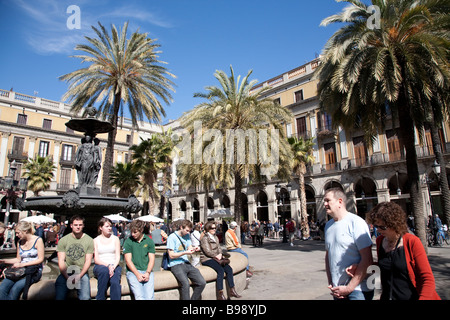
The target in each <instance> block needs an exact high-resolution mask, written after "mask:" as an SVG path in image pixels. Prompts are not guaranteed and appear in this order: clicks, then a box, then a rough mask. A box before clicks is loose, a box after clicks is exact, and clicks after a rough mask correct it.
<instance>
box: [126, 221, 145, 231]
mask: <svg viewBox="0 0 450 320" xmlns="http://www.w3.org/2000/svg"><path fill="white" fill-rule="evenodd" d="M144 228H145V221H142V220H138V219H136V220H133V221H131V223H130V231H131V232H133V231H139V232H143V231H144Z"/></svg>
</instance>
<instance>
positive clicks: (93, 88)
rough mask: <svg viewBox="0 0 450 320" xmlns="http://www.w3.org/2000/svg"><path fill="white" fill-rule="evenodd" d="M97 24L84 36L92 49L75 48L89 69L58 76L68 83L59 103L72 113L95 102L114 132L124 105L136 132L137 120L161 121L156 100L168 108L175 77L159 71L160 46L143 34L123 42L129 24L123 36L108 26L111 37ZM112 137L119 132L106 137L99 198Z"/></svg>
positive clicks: (104, 192)
mask: <svg viewBox="0 0 450 320" xmlns="http://www.w3.org/2000/svg"><path fill="white" fill-rule="evenodd" d="M98 25H99V28H96V27H94V26H92V29H93V30H94V31H95V33H96V34H97V38H90V37H85V38H86V39H87V41H88V42H89V44H90V45H85V44H80V45H77V46H76V47H75V49H76V50H80V51H83V52H85V53H86V55H76V56H74V57H76V58H80V59H81V60H82V62H87V63H89V66H88V67H86V68H81V69H79V70H76V71H73V72H71V73H68V74H66V75H63V76H61V77H60V80H64V81H67V82H68V83H69V89H68V91H67V92H66V94H65V95H64V96H63V100H67V99H68V100H69V101H70V102H72V107H71V110H72V111H73V112H75V113H78V112H80V111H81V110H82V109H83V108H86V107H91V106H94V104H96V103H99V106H98V110H99V111H100V113H101V114H102V116H103V118H105V119H106V118H107V119H108V121H110V122H111V124H112V125H113V126H114V127H117V122H118V119H119V115H120V116H123V113H124V108H125V106H128V109H127V110H128V111H129V113H130V115H131V120H132V123H133V126H134V127H138V121H142V120H144V117H146V118H147V119H148V120H150V121H155V122H160V120H161V115H163V116H165V115H166V113H165V111H164V107H163V105H162V104H161V102H160V100H162V101H163V102H164V103H166V104H169V102H170V101H171V99H172V96H171V93H170V91H173V82H172V81H171V80H170V79H169V78H174V77H175V76H174V75H173V74H171V73H170V72H168V70H167V69H166V68H165V67H164V66H163V64H165V62H162V61H160V60H158V55H159V54H160V53H161V52H160V51H158V48H159V47H160V45H158V44H156V43H155V40H154V39H150V38H149V37H147V34H146V33H139V32H137V31H136V32H134V33H133V34H132V35H131V37H130V38H128V39H127V28H128V23H125V24H124V26H123V28H122V30H121V32H118V31H117V29H116V27H115V25H112V26H111V36H110V35H109V33H108V31H107V30H106V29H105V27H104V26H103V25H102V24H101V23H100V22H99V23H98ZM116 134H117V129H115V130H113V131H111V132H109V133H108V143H107V149H106V154H105V160H104V162H103V176H102V190H101V193H102V195H103V196H106V195H107V193H108V190H109V186H110V181H109V178H110V177H109V173H110V170H111V166H112V165H113V160H114V159H113V158H114V144H115V140H116Z"/></svg>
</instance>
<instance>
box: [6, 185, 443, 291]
mask: <svg viewBox="0 0 450 320" xmlns="http://www.w3.org/2000/svg"><path fill="white" fill-rule="evenodd" d="M346 203H347V198H346V196H345V193H344V192H343V191H342V190H341V189H338V188H332V189H328V190H327V191H326V192H325V195H324V208H325V210H326V213H327V214H328V215H329V216H330V217H331V219H330V220H329V221H328V222H326V224H325V225H324V226H323V230H322V226H318V225H317V224H310V233H309V236H308V237H305V236H303V234H302V227H300V228H299V227H298V226H297V225H296V223H295V221H294V220H292V219H287V220H286V221H285V222H284V223H283V226H281V225H280V224H279V223H278V222H274V223H273V224H272V223H271V221H267V222H264V221H252V223H248V222H247V221H244V222H242V223H241V225H240V234H241V238H240V239H238V236H237V232H236V230H237V228H238V224H237V223H236V222H235V221H231V222H229V223H228V222H226V221H223V222H222V223H218V222H215V221H208V222H207V223H206V224H203V223H201V222H200V223H196V224H195V225H194V224H193V223H192V222H191V221H189V220H179V221H175V222H173V223H172V224H171V225H170V226H168V225H165V224H154V223H146V222H143V221H141V220H133V221H132V222H131V223H122V224H119V225H116V224H113V223H112V222H111V221H110V220H109V219H107V218H102V219H100V220H99V222H98V236H97V237H95V238H94V239H92V238H91V237H90V236H89V235H87V234H85V233H84V232H83V228H84V218H83V217H81V216H73V217H71V219H70V222H69V226H70V229H68V230H70V233H67V234H66V235H64V229H65V228H67V226H66V225H65V224H59V225H53V226H47V227H45V226H40V225H38V226H37V228H36V230H35V229H34V226H33V224H31V223H28V222H24V221H21V222H19V223H18V224H17V225H16V227H15V230H13V233H14V234H16V235H17V237H16V238H14V236H12V235H11V232H10V231H8V230H10V228H9V226H8V228H6V227H5V226H4V225H2V224H0V233H3V237H2V238H3V239H4V240H3V243H2V246H3V247H5V244H7V247H10V245H11V246H15V247H16V248H17V256H16V258H13V259H4V260H0V268H3V267H5V266H6V265H12V266H13V267H26V268H25V269H26V272H25V274H24V275H23V276H22V277H21V278H20V279H16V280H13V279H10V278H5V279H4V280H3V281H2V282H1V283H0V300H8V299H12V300H16V299H19V297H20V295H21V294H22V297H23V299H26V298H27V293H28V289H29V287H30V286H31V285H32V284H33V283H35V282H37V281H39V280H40V278H41V276H42V265H43V263H44V248H45V246H52V245H56V253H57V257H58V267H59V270H60V275H59V276H58V278H57V279H56V281H55V293H56V299H57V300H63V299H66V297H67V293H68V291H69V290H71V289H76V290H77V293H78V298H79V299H80V300H89V299H90V298H91V295H90V293H91V290H90V281H89V272H88V270H89V268H90V266H91V263H92V260H93V261H94V268H93V273H94V276H95V277H96V278H97V280H98V281H97V283H98V288H97V296H96V299H97V300H105V299H106V298H107V296H106V292H107V290H108V288H110V299H111V300H119V299H121V296H122V293H121V285H120V281H121V274H122V267H121V265H120V263H119V262H120V259H121V254H123V257H124V261H125V267H126V272H125V274H126V279H127V282H128V286H129V288H130V291H131V293H132V295H133V296H134V298H135V299H136V300H153V299H154V273H153V269H154V266H155V253H156V246H161V245H165V246H166V248H167V253H168V269H169V270H170V272H172V274H173V275H174V277H175V278H176V279H177V281H178V283H179V285H180V299H181V300H198V299H201V295H202V292H203V290H204V288H205V286H206V281H205V279H204V278H203V276H202V274H201V272H200V270H199V268H198V267H199V266H201V265H203V266H206V267H209V268H211V269H213V270H214V271H215V272H216V273H217V280H216V288H217V292H216V296H217V299H218V300H224V299H226V297H225V294H224V285H223V282H224V279H225V276H226V282H227V288H228V292H227V296H228V298H230V297H235V298H240V297H241V296H240V295H239V293H238V292H237V291H236V288H235V284H234V277H233V269H232V267H231V265H230V260H229V258H230V255H229V253H230V252H237V253H239V254H242V255H244V256H245V257H247V258H248V254H247V253H246V252H245V251H244V250H243V249H242V244H245V241H246V240H248V239H251V240H252V244H253V246H255V247H256V246H263V241H264V238H265V237H268V238H272V239H279V238H280V237H281V232H285V233H286V235H285V236H286V238H287V239H289V243H290V245H292V243H293V240H294V237H295V236H297V237H298V238H299V239H303V240H308V239H312V238H313V239H317V238H318V239H322V238H323V239H324V240H325V270H326V276H327V279H328V284H329V285H328V288H329V290H330V293H331V295H332V296H333V298H334V299H336V300H338V299H347V300H372V299H373V297H374V286H373V283H372V284H371V283H368V278H369V274H370V273H369V272H368V270H369V267H372V266H373V265H374V264H376V265H377V267H378V268H379V270H380V274H379V276H380V279H381V289H382V290H381V296H380V299H381V300H419V299H427V300H439V299H440V297H439V295H438V294H437V292H436V287H435V280H434V276H433V272H432V270H431V267H430V264H429V261H428V258H427V254H426V251H425V248H424V246H423V245H422V243H421V241H420V239H419V238H418V237H417V236H415V235H414V234H413V232H412V230H413V227H414V225H413V224H412V223H411V219H409V218H408V217H407V216H406V214H405V212H404V211H403V209H402V208H401V207H400V206H399V205H397V204H396V203H394V202H382V203H379V204H378V205H376V206H375V207H374V208H373V209H372V210H371V211H370V212H368V213H367V216H366V220H364V219H362V218H361V217H359V216H358V215H356V214H351V213H350V212H348V211H347V209H346ZM433 218H434V220H433V221H432V222H430V228H432V227H433V226H434V225H433V224H432V223H435V224H436V225H437V227H440V226H439V222H440V220H438V219H437V218H436V217H433ZM283 228H284V229H283ZM373 235H375V236H376V253H377V259H376V261H377V262H375V263H374V258H373V256H372V249H371V248H372V244H373V240H372V236H373ZM223 245H224V246H225V247H226V250H224V249H222V246H223ZM246 269H247V270H246V275H247V277H251V276H252V272H251V271H250V266H249V265H247V268H246ZM191 286H192V288H193V291H192V295H191V294H190V287H191Z"/></svg>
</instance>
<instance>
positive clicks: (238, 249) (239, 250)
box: [228, 248, 250, 270]
mask: <svg viewBox="0 0 450 320" xmlns="http://www.w3.org/2000/svg"><path fill="white" fill-rule="evenodd" d="M228 252H239V253H241V254H243V255H244V256H245V257H246V258H247V261H249V260H248V254H247V253H245V252H244V250H242V249H241V248H236V249H233V250H228ZM249 269H250V262H249V264H247V270H249Z"/></svg>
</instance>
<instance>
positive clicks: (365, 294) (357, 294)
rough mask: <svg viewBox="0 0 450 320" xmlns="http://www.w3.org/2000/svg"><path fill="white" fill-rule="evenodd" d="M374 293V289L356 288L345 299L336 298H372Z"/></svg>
mask: <svg viewBox="0 0 450 320" xmlns="http://www.w3.org/2000/svg"><path fill="white" fill-rule="evenodd" d="M374 293H375V292H374V291H373V290H372V291H367V292H365V291H361V290H354V291H352V293H350V294H349V295H348V296H347V297H346V298H344V299H338V298H334V300H372V299H373V296H374Z"/></svg>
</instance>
